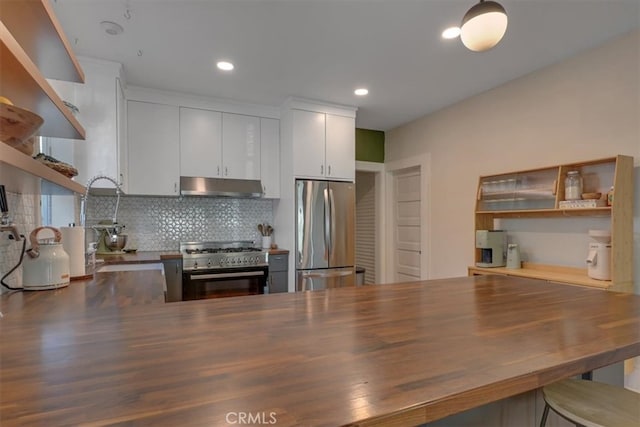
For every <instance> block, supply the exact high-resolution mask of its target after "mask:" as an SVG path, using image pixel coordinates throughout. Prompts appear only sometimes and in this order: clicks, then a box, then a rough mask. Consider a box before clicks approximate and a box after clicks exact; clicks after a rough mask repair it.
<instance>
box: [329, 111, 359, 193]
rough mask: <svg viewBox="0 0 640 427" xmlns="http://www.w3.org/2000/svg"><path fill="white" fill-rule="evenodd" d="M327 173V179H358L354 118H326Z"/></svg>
mask: <svg viewBox="0 0 640 427" xmlns="http://www.w3.org/2000/svg"><path fill="white" fill-rule="evenodd" d="M326 133H327V135H326V136H327V137H326V148H325V150H326V151H325V153H326V173H325V175H326V176H327V178H336V179H348V180H349V181H353V180H355V178H356V121H355V119H354V118H353V117H343V116H334V115H332V114H327V117H326Z"/></svg>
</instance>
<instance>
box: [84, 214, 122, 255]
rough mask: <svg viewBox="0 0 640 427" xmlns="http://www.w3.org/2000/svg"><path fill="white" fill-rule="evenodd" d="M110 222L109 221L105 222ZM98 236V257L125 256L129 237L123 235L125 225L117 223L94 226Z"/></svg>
mask: <svg viewBox="0 0 640 427" xmlns="http://www.w3.org/2000/svg"><path fill="white" fill-rule="evenodd" d="M104 222H109V221H104ZM91 228H93V229H94V231H95V232H96V234H97V236H98V240H97V244H98V245H97V251H96V255H117V254H123V253H124V251H123V249H124V247H125V245H126V244H127V235H126V234H123V233H122V229H123V228H124V225H121V224H117V223H108V224H103V223H101V224H98V225H93V226H91Z"/></svg>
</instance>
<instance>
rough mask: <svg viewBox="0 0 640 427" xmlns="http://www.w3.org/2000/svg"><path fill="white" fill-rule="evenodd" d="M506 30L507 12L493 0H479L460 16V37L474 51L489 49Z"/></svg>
mask: <svg viewBox="0 0 640 427" xmlns="http://www.w3.org/2000/svg"><path fill="white" fill-rule="evenodd" d="M505 31H507V12H506V11H505V10H504V7H502V6H501V5H500V4H499V3H497V2H495V1H484V0H480V3H478V4H476V5H475V6H473V7H472V8H471V9H469V10H468V11H467V13H465V15H464V18H462V25H461V33H460V39H461V40H462V43H463V44H464V45H465V46H466V47H467V48H468V49H469V50H473V51H474V52H482V51H485V50H489V49H491V48H492V47H494V46H495V45H497V44H498V42H499V41H500V40H501V39H502V36H504V33H505Z"/></svg>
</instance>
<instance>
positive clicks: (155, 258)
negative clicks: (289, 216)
mask: <svg viewBox="0 0 640 427" xmlns="http://www.w3.org/2000/svg"><path fill="white" fill-rule="evenodd" d="M288 253H289V251H288V250H286V249H269V255H286V254H288ZM96 258H98V259H103V260H104V264H128V263H134V264H137V263H139V264H142V263H147V262H159V261H162V260H165V259H180V258H182V254H181V253H180V252H179V251H137V252H134V253H125V254H117V255H97V256H96Z"/></svg>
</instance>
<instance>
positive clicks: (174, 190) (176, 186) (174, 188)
mask: <svg viewBox="0 0 640 427" xmlns="http://www.w3.org/2000/svg"><path fill="white" fill-rule="evenodd" d="M173 192H174V193H177V192H178V183H177V182H174V183H173Z"/></svg>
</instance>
